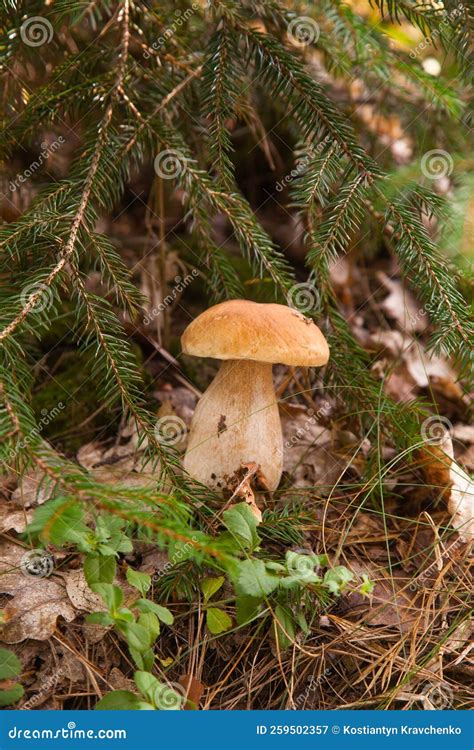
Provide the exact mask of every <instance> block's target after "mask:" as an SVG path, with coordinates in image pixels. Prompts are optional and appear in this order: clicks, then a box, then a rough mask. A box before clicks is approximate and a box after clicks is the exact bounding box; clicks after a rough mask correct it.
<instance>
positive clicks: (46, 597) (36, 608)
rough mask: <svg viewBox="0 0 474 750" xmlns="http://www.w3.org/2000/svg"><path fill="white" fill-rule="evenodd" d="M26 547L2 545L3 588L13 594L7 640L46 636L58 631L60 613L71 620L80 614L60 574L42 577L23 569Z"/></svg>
mask: <svg viewBox="0 0 474 750" xmlns="http://www.w3.org/2000/svg"><path fill="white" fill-rule="evenodd" d="M26 551H27V550H25V549H24V548H23V547H20V546H19V545H16V544H11V543H10V542H3V543H2V544H1V545H0V591H1V593H3V594H8V595H9V596H10V597H12V598H11V599H10V601H9V602H8V604H7V605H6V607H5V608H4V611H5V616H6V618H7V622H6V624H5V625H4V626H3V628H2V630H1V639H2V640H3V641H5V643H18V642H20V641H23V640H25V638H34V639H36V640H39V641H42V640H45V639H46V638H49V637H50V636H51V635H52V634H53V633H54V631H55V629H56V622H57V619H58V617H63V618H64V619H65V620H67V621H68V622H71V621H72V620H74V618H75V617H76V615H77V613H76V610H75V609H74V607H73V606H72V604H71V601H70V599H69V597H68V595H67V592H66V587H65V585H64V582H63V581H61V580H59V579H58V578H57V577H56V576H55V577H54V578H40V577H36V576H29V575H24V574H23V573H22V571H21V567H20V565H21V560H22V557H23V556H24V554H25V552H26Z"/></svg>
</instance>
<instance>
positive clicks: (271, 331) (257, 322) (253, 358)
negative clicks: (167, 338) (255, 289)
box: [181, 300, 329, 490]
mask: <svg viewBox="0 0 474 750" xmlns="http://www.w3.org/2000/svg"><path fill="white" fill-rule="evenodd" d="M181 343H182V348H183V352H184V353H185V354H191V355H194V356H196V357H213V358H215V359H220V360H223V361H222V364H221V366H220V369H219V371H218V373H217V375H216V376H215V378H214V380H213V381H212V383H211V384H210V386H209V387H208V389H207V390H206V391H205V393H204V394H203V396H202V397H201V398H200V400H199V402H198V405H197V407H196V411H195V412H194V416H193V419H192V423H191V428H190V433H189V439H188V447H187V451H186V455H185V457H184V468H185V469H186V471H187V472H188V473H189V474H190V475H191V476H192V477H194V478H195V479H197V480H198V481H200V482H202V483H203V484H205V485H207V486H208V487H213V488H224V487H225V486H228V484H229V481H230V480H232V478H233V477H234V476H235V475H236V472H238V470H239V469H240V467H241V466H242V465H245V464H248V463H249V462H256V463H257V464H258V465H259V469H260V472H261V475H263V478H264V480H265V484H266V486H267V487H268V489H269V490H275V489H276V488H277V487H278V484H279V482H280V478H281V473H282V465H283V437H282V431H281V423H280V415H279V412H278V403H277V400H276V397H275V391H274V388H273V379H272V365H273V364H277V363H280V364H285V365H295V366H297V365H299V366H306V367H317V366H321V365H324V364H326V362H327V361H328V358H329V348H328V345H327V342H326V339H325V338H324V336H323V334H322V333H321V331H320V330H319V328H318V327H317V326H316V325H315V324H314V323H313V321H312V320H310V319H309V318H305V317H304V315H302V314H301V313H300V312H298V311H297V310H294V309H292V308H291V307H287V306H286V305H277V304H261V303H257V302H250V301H248V300H229V301H228V302H222V303H221V304H219V305H215V306H214V307H211V308H209V310H205V312H203V313H202V314H201V315H199V316H198V317H197V318H195V320H193V322H192V323H190V324H189V326H188V327H187V328H186V330H185V331H184V333H183V336H182V339H181Z"/></svg>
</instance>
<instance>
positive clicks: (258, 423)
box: [184, 359, 283, 490]
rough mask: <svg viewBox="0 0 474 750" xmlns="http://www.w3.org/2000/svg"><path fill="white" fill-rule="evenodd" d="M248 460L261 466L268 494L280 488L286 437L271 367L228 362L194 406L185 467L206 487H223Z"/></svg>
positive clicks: (243, 362) (240, 361)
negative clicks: (284, 436)
mask: <svg viewBox="0 0 474 750" xmlns="http://www.w3.org/2000/svg"><path fill="white" fill-rule="evenodd" d="M250 461H254V462H255V463H257V464H259V466H260V470H261V472H262V474H263V475H264V477H265V480H266V482H267V485H268V487H269V489H270V490H274V489H276V488H277V487H278V484H279V481H280V478H281V472H282V465H283V437H282V432H281V422H280V415H279V412H278V403H277V400H276V397H275V391H274V388H273V378H272V365H271V364H269V363H267V362H253V361H251V360H246V359H244V360H236V359H229V360H226V361H224V362H223V363H222V364H221V366H220V369H219V371H218V373H217V375H216V377H215V378H214V380H213V381H212V383H211V385H210V386H209V388H208V389H207V391H206V392H205V393H204V394H203V396H202V397H201V399H200V400H199V403H198V405H197V407H196V411H195V412H194V416H193V420H192V423H191V429H190V433H189V440H188V448H187V451H186V455H185V457H184V468H185V469H186V471H187V472H188V473H189V474H190V475H191V476H192V477H194V478H195V479H197V480H199V481H200V482H202V483H203V484H206V485H207V486H208V487H216V488H223V487H225V486H227V484H228V482H229V480H230V479H232V477H234V476H235V472H236V471H238V469H239V468H240V466H241V465H242V464H246V463H249V462H250Z"/></svg>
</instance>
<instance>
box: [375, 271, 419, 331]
mask: <svg viewBox="0 0 474 750" xmlns="http://www.w3.org/2000/svg"><path fill="white" fill-rule="evenodd" d="M377 278H378V280H379V281H380V282H381V283H382V284H383V285H384V287H385V288H386V289H387V291H388V292H389V295H388V296H387V297H386V298H385V299H384V300H383V302H382V303H381V305H380V307H381V308H382V310H383V311H384V312H385V314H386V315H387V316H388V317H389V318H391V319H392V320H395V321H396V323H397V325H398V326H399V327H400V328H401V329H402V330H404V331H408V332H409V333H413V332H415V331H416V332H421V331H425V330H426V327H427V325H428V318H427V316H426V313H425V311H424V310H423V308H422V307H421V305H420V303H419V302H417V301H416V299H415V297H414V295H413V294H412V293H411V292H410V291H409V290H408V289H406V287H405V286H404V284H403V283H402V282H401V281H400V280H399V279H391V278H389V277H388V276H387V274H386V273H383V272H382V271H380V272H379V273H378V274H377Z"/></svg>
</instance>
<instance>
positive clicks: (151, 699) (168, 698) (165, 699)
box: [95, 671, 184, 711]
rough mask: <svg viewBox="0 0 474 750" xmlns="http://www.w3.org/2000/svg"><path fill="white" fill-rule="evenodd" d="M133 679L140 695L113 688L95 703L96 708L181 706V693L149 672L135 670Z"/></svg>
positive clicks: (137, 709) (113, 709) (148, 708)
mask: <svg viewBox="0 0 474 750" xmlns="http://www.w3.org/2000/svg"><path fill="white" fill-rule="evenodd" d="M134 680H135V684H136V686H137V690H138V691H139V693H140V696H141V697H139V696H138V695H136V694H135V693H131V692H129V691H128V690H113V691H112V692H111V693H108V694H107V695H106V696H104V697H103V698H102V700H100V701H99V702H98V703H97V705H96V706H95V708H96V710H98V711H177V710H179V709H180V708H181V707H182V705H183V703H184V700H183V697H182V695H180V694H179V693H177V692H176V690H174V689H173V688H172V687H170V686H169V685H167V684H166V683H163V682H160V681H159V680H157V679H156V677H154V676H153V675H152V674H150V673H149V672H142V671H137V672H135V675H134Z"/></svg>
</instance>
